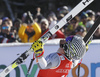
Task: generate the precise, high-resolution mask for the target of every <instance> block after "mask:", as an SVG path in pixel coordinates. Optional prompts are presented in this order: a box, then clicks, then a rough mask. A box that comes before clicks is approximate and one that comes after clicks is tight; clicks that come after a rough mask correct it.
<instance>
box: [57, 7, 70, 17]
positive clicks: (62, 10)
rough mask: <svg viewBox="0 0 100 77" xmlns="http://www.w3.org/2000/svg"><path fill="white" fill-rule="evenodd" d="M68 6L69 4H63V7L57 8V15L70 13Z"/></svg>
mask: <svg viewBox="0 0 100 77" xmlns="http://www.w3.org/2000/svg"><path fill="white" fill-rule="evenodd" d="M68 12H69V11H68V7H67V6H62V7H59V8H58V9H57V16H59V15H60V14H64V15H66V14H67V13H68Z"/></svg>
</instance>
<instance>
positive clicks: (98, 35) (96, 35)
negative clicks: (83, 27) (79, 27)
mask: <svg viewBox="0 0 100 77" xmlns="http://www.w3.org/2000/svg"><path fill="white" fill-rule="evenodd" d="M93 39H100V24H99V27H98V29H97V30H96V32H95V33H94V35H93Z"/></svg>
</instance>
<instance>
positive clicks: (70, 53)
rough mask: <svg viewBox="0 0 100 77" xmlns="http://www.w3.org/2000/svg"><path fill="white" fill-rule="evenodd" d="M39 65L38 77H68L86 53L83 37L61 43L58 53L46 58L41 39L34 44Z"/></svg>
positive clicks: (68, 39)
mask: <svg viewBox="0 0 100 77" xmlns="http://www.w3.org/2000/svg"><path fill="white" fill-rule="evenodd" d="M32 49H33V50H34V53H35V56H36V62H37V65H38V66H39V68H40V71H39V73H38V76H37V77H66V76H67V75H68V73H69V71H70V69H71V68H74V67H75V66H76V65H77V64H78V62H79V61H80V59H81V58H82V57H83V56H84V54H85V52H86V46H85V43H84V41H83V40H82V37H81V36H78V35H75V36H69V37H67V38H66V40H61V41H60V48H59V49H58V51H57V52H55V53H51V54H49V55H48V56H47V57H46V58H44V56H43V54H44V50H43V43H42V41H41V39H39V40H37V41H35V42H34V43H33V44H32Z"/></svg>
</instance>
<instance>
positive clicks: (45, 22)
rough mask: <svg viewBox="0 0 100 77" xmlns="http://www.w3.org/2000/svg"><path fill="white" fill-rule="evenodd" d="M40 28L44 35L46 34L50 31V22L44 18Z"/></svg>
mask: <svg viewBox="0 0 100 77" xmlns="http://www.w3.org/2000/svg"><path fill="white" fill-rule="evenodd" d="M40 27H41V31H42V35H43V34H45V33H46V32H47V31H48V30H49V22H48V20H47V19H45V18H43V19H42V20H41V22H40Z"/></svg>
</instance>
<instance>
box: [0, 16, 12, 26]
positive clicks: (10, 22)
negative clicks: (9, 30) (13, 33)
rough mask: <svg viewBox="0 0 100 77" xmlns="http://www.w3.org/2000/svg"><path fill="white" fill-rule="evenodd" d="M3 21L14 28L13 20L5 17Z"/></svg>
mask: <svg viewBox="0 0 100 77" xmlns="http://www.w3.org/2000/svg"><path fill="white" fill-rule="evenodd" d="M2 20H3V21H5V20H6V21H7V23H8V24H9V26H11V27H12V26H13V22H12V20H11V19H10V18H8V17H3V19H2Z"/></svg>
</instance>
